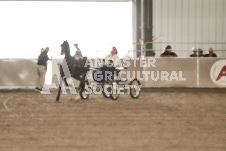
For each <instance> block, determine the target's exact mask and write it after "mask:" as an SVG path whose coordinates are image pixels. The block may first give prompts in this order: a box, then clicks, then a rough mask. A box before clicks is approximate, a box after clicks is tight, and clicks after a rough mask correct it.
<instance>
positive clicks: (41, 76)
mask: <svg viewBox="0 0 226 151" xmlns="http://www.w3.org/2000/svg"><path fill="white" fill-rule="evenodd" d="M48 52H49V47H46V48H45V49H43V48H42V49H41V54H40V55H39V56H38V62H37V73H38V79H37V81H36V88H35V90H38V91H42V88H43V86H44V83H45V75H46V71H47V61H48V60H50V59H49V57H48V55H47V53H48Z"/></svg>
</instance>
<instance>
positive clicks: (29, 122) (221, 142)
mask: <svg viewBox="0 0 226 151" xmlns="http://www.w3.org/2000/svg"><path fill="white" fill-rule="evenodd" d="M56 94H57V93H56V91H54V92H52V94H51V95H41V94H40V93H38V92H36V91H33V90H29V91H28V90H27V91H25V90H17V91H5V90H4V91H3V90H1V91H0V151H65V150H67V151H226V90H225V89H173V88H171V89H148V90H143V92H142V94H141V96H140V98H139V99H137V100H134V99H131V98H130V96H129V95H128V94H125V95H121V96H120V98H119V99H118V100H117V101H112V100H111V99H105V98H104V97H103V96H102V95H91V96H90V98H89V99H88V100H86V101H85V100H81V99H79V97H78V95H77V96H75V95H71V94H68V95H62V96H61V100H60V103H56V102H55V97H56Z"/></svg>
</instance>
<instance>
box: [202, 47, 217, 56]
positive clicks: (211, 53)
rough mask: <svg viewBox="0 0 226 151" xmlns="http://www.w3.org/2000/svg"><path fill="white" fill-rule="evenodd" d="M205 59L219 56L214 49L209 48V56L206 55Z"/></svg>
mask: <svg viewBox="0 0 226 151" xmlns="http://www.w3.org/2000/svg"><path fill="white" fill-rule="evenodd" d="M204 57H217V55H216V54H215V53H214V52H213V48H209V49H208V50H207V54H205V55H204Z"/></svg>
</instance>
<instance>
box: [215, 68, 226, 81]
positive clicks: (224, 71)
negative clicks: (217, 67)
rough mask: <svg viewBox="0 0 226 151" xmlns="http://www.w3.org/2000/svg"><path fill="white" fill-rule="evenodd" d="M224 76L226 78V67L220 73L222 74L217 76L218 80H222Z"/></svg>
mask: <svg viewBox="0 0 226 151" xmlns="http://www.w3.org/2000/svg"><path fill="white" fill-rule="evenodd" d="M222 76H226V66H224V67H223V68H222V69H221V71H220V73H219V75H218V76H217V79H216V80H217V81H218V80H220V78H221V77H222Z"/></svg>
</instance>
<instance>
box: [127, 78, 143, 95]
mask: <svg viewBox="0 0 226 151" xmlns="http://www.w3.org/2000/svg"><path fill="white" fill-rule="evenodd" d="M129 86H130V96H131V97H132V98H133V99H137V98H138V97H139V96H140V93H141V88H140V86H141V84H140V81H139V80H137V79H134V80H133V81H131V82H130V83H129Z"/></svg>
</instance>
